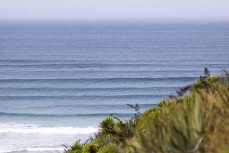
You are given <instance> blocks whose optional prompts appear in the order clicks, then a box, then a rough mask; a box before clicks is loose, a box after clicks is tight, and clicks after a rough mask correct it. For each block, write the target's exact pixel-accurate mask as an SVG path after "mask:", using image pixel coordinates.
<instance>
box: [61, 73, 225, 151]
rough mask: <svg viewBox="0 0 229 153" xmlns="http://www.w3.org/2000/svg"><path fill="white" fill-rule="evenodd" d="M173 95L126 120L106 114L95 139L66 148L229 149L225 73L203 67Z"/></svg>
mask: <svg viewBox="0 0 229 153" xmlns="http://www.w3.org/2000/svg"><path fill="white" fill-rule="evenodd" d="M177 94H178V95H177V96H171V98H170V99H166V100H162V101H161V102H160V103H159V104H158V105H157V106H156V107H153V108H151V109H149V110H147V111H145V112H144V113H143V114H140V113H136V114H135V116H134V117H132V118H131V119H129V120H127V121H122V120H120V119H118V118H115V117H113V116H108V117H107V118H106V119H104V120H103V121H102V122H101V123H100V130H99V132H98V133H96V134H95V136H94V137H93V138H91V139H90V140H89V141H87V142H86V143H85V144H82V143H80V142H79V141H77V142H76V143H75V144H74V145H73V146H72V147H71V148H70V149H68V150H66V151H65V152H66V153H229V74H228V73H227V72H225V76H223V77H220V76H219V75H217V76H212V75H210V74H209V72H208V70H207V69H205V76H203V77H200V78H199V79H197V80H196V81H195V82H194V83H193V84H192V85H189V86H186V87H184V88H181V89H180V90H179V91H178V92H177ZM132 107H133V108H137V109H136V111H138V106H137V105H136V106H132Z"/></svg>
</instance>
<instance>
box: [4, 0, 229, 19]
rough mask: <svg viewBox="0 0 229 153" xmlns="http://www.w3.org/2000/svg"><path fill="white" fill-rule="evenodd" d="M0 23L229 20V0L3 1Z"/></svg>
mask: <svg viewBox="0 0 229 153" xmlns="http://www.w3.org/2000/svg"><path fill="white" fill-rule="evenodd" d="M0 19H6V20H8V19H9V20H12V19H23V20H27V19H45V20H46V19H55V20H58V19H66V20H72V19H73V20H98V19H99V20H104V19H105V20H112V19H121V20H126V19H130V20H135V19H136V20H148V19H151V20H154V19H156V20H158V19H166V20H168V19H169V20H175V19H178V20H180V19H185V20H229V0H0Z"/></svg>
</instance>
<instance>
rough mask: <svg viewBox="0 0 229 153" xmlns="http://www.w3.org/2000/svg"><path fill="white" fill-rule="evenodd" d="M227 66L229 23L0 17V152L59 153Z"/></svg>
mask: <svg viewBox="0 0 229 153" xmlns="http://www.w3.org/2000/svg"><path fill="white" fill-rule="evenodd" d="M228 66H229V23H226V22H224V23H214V22H193V23H191V22H186V23H184V22H177V23H176V22H174V23H169V22H44V21H41V22H9V21H8V22H7V21H1V22H0V152H1V153H2V152H21V153H28V152H32V153H34V152H50V153H52V152H61V151H63V149H64V146H63V145H66V146H70V145H71V144H73V143H74V142H75V141H77V140H79V139H81V141H85V140H87V139H88V138H89V137H90V135H92V134H93V133H94V132H96V131H97V130H98V128H99V122H100V121H102V119H103V118H104V117H106V116H107V115H109V114H113V115H114V116H115V117H120V118H121V119H128V118H130V117H131V116H133V114H134V113H135V112H134V110H133V109H131V108H129V107H128V106H127V104H136V103H137V104H139V106H140V111H141V112H143V111H144V110H146V109H147V108H150V107H153V106H155V105H156V104H157V103H158V102H159V101H160V100H161V99H163V98H168V96H169V95H175V94H176V91H177V90H178V89H179V88H180V87H183V86H185V85H188V84H190V83H192V82H193V81H194V80H195V79H196V78H198V77H199V76H200V75H203V70H204V68H205V67H207V68H209V70H210V72H211V73H212V74H218V73H219V74H220V73H222V69H228Z"/></svg>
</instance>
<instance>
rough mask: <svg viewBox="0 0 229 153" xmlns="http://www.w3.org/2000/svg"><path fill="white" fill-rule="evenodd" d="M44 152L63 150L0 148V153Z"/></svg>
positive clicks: (61, 149)
mask: <svg viewBox="0 0 229 153" xmlns="http://www.w3.org/2000/svg"><path fill="white" fill-rule="evenodd" d="M21 151H29V152H45V151H64V148H51V147H49V148H48V147H28V148H26V149H15V148H0V153H9V152H21Z"/></svg>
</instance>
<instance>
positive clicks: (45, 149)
mask: <svg viewBox="0 0 229 153" xmlns="http://www.w3.org/2000/svg"><path fill="white" fill-rule="evenodd" d="M26 150H27V151H31V152H33V151H64V149H63V148H43V147H38V148H32V147H28V148H27V149H26Z"/></svg>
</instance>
